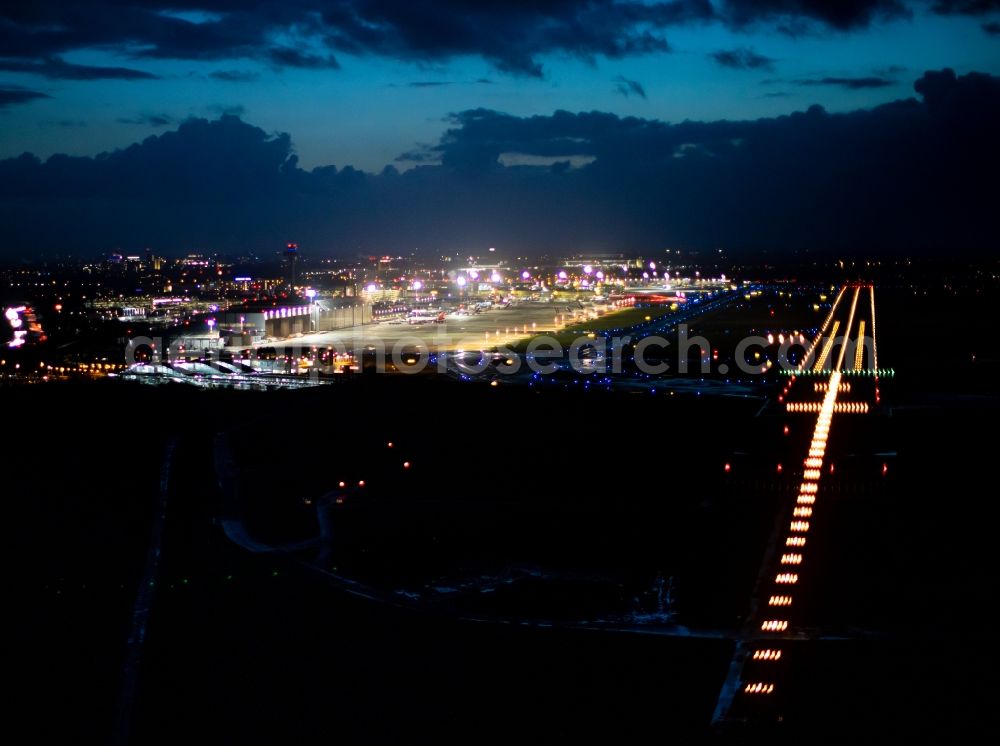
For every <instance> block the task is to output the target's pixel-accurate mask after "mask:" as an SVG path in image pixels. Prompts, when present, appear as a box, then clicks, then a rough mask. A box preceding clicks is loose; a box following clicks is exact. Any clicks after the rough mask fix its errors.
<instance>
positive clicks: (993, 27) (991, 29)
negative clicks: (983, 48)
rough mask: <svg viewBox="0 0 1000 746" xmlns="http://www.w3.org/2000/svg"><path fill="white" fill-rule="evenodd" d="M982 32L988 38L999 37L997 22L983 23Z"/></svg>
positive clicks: (999, 26) (999, 31) (999, 29)
mask: <svg viewBox="0 0 1000 746" xmlns="http://www.w3.org/2000/svg"><path fill="white" fill-rule="evenodd" d="M983 31H985V32H986V33H987V34H989V35H990V36H997V35H1000V23H998V22H997V21H990V22H989V23H984V24H983Z"/></svg>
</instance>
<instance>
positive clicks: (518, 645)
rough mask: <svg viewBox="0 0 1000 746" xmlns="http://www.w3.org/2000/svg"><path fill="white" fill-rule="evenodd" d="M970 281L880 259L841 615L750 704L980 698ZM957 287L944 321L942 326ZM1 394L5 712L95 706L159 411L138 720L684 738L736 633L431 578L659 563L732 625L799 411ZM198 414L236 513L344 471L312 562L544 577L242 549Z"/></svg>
mask: <svg viewBox="0 0 1000 746" xmlns="http://www.w3.org/2000/svg"><path fill="white" fill-rule="evenodd" d="M990 307H991V306H990V303H989V299H974V300H972V301H970V300H968V299H965V298H963V297H957V298H948V299H946V301H944V302H942V301H941V300H938V301H931V300H924V299H922V298H921V299H918V300H917V301H914V299H913V298H912V297H910V296H908V295H906V294H905V292H904V291H902V290H894V289H892V288H888V289H887V290H885V291H882V290H880V291H879V309H878V311H879V314H880V315H879V331H878V333H879V355H880V359H881V360H883V361H884V364H885V365H887V366H892V367H894V368H895V369H896V370H897V372H898V374H899V375H898V376H897V378H896V379H894V381H893V383H892V385H891V386H890V385H888V384H887V385H886V387H885V389H884V390H883V394H884V400H885V401H886V402H887V403H888V404H889V405H890V406H891V407H892V409H891V415H889V414H888V413H887V414H886V415H884V416H881V417H873V418H864V424H862V420H855V421H853V422H847V420H843V421H841V420H837V424H835V426H834V436H833V440H831V447H835V448H837V449H839V450H838V452H841V453H843V454H845V455H844V458H843V459H842V464H843V468H842V469H841V464H840V463H838V474H839V473H840V472H842V476H838V479H837V480H836V481H831V482H830V486H831V493H830V494H831V500H830V502H829V503H828V505H829V508H827V510H828V512H827V517H826V518H825V519H824V524H823V532H822V533H817V534H816V536H815V541H816V554H815V555H812V556H814V557H818V558H820V559H821V560H822V561H821V562H820V563H818V564H817V565H816V567H815V568H811V569H810V570H809V571H810V573H812V574H811V576H810V584H811V585H810V591H809V595H808V598H807V599H806V600H807V601H808V617H809V619H811V620H813V622H814V627H813V628H814V629H815V630H817V631H818V632H819V633H821V634H823V635H825V636H827V637H830V638H833V637H841V636H842V637H851V638H852V639H850V640H837V639H826V640H823V641H803V642H800V643H795V646H796V653H795V656H794V661H795V667H794V670H791V671H789V672H787V674H786V675H787V682H788V683H789V686H790V691H791V695H790V698H789V700H788V704H787V707H788V711H787V712H784V713H782V715H783V717H784V720H783V721H782V723H781V724H780V728H779V729H778V730H777V731H776V732H775V733H773V734H772V733H768V734H766V735H777V736H780V737H784V738H787V739H788V740H789V741H795V742H802V741H803V740H805V741H806V742H819V741H824V740H841V741H842V740H843V739H844V738H848V737H851V738H861V740H864V738H862V737H861V736H868V737H872V738H875V737H888V736H894V737H915V736H916V735H918V734H919V735H927V734H932V735H933V736H935V737H938V738H941V739H944V738H948V737H951V738H952V739H954V738H959V739H961V737H962V735H963V734H964V735H965V736H970V735H971V734H972V733H973V732H974V730H973V729H974V728H976V727H977V726H981V725H982V723H983V721H984V720H985V719H986V718H987V717H988V715H987V713H988V712H989V710H990V705H991V704H992V702H993V701H994V695H995V693H996V691H995V690H996V686H995V684H994V683H992V679H991V673H992V670H993V666H994V664H995V663H996V654H995V649H994V647H993V644H992V641H991V639H990V625H989V620H990V616H989V610H990V608H991V605H992V604H991V602H992V601H993V600H994V596H995V583H994V582H993V579H992V572H993V567H994V566H995V561H994V560H993V558H992V554H991V547H992V542H991V539H992V534H993V531H994V529H993V525H994V524H993V514H994V512H995V511H993V510H992V508H991V506H990V496H991V495H992V492H993V491H994V490H993V488H992V486H991V482H992V479H991V477H990V476H989V475H990V471H991V469H992V461H994V460H995V457H994V454H993V453H992V449H993V448H994V445H993V443H994V440H995V439H991V438H989V437H985V436H981V435H979V434H978V433H981V432H982V431H983V430H982V426H983V423H984V422H990V421H992V419H993V415H994V414H995V413H996V411H997V397H996V388H995V383H993V381H995V378H994V376H995V374H996V357H995V354H991V352H990V348H989V346H988V344H987V342H988V341H989V339H990V328H989V327H990V320H991V318H992V317H991V316H990V315H989V308H990ZM955 318H960V319H962V320H963V321H962V323H963V328H962V334H961V335H960V336H959V337H958V338H955V337H948V336H946V335H947V333H948V332H949V330H950V329H951V328H952V326H953V321H952V319H955ZM935 335H941V336H940V337H938V336H935ZM948 339H954V340H955V341H954V342H948V341H947V340H948ZM938 340H944V341H940V342H939V341H938ZM935 345H938V346H937V347H935ZM942 345H943V349H946V350H949V351H950V352H951V353H953V354H952V355H951V357H950V358H949V360H948V362H947V363H945V362H942V361H939V356H938V352H939V350H940V349H942V347H941V346H942ZM977 346H978V347H979V349H976V347H977ZM957 351H961V352H962V353H963V354H957ZM966 352H967V353H968V358H966V356H965V353H966ZM973 353H976V359H975V361H973V360H972V357H971V356H972V354H973ZM959 391H961V392H962V393H961V394H959V393H958V392H959ZM0 395H2V396H3V403H4V407H5V412H6V413H7V415H8V416H7V417H6V418H5V428H4V432H3V435H2V439H3V442H2V443H0V450H2V452H3V453H4V473H5V476H6V479H5V489H4V494H5V496H6V497H7V501H6V504H7V507H8V511H10V512H9V515H8V520H7V524H6V525H7V526H8V534H9V535H10V536H11V538H12V540H13V541H12V547H11V548H12V550H13V552H12V558H11V559H10V560H9V561H8V564H7V572H8V581H9V586H10V587H11V588H12V590H13V594H12V595H11V594H9V595H8V597H9V598H11V599H12V600H13V603H11V604H10V605H9V608H10V609H11V610H12V612H13V617H14V619H15V624H16V626H17V628H18V630H17V636H16V638H15V642H16V645H15V647H16V650H15V656H14V659H15V666H14V680H15V681H16V682H17V686H16V690H15V694H14V699H13V700H12V702H11V704H12V708H11V709H12V711H13V712H14V713H15V715H14V720H16V721H18V724H19V726H23V728H24V729H25V733H26V734H27V736H28V737H27V739H26V740H30V741H55V740H60V741H67V740H71V741H77V742H79V741H84V742H100V741H105V740H111V739H112V737H113V736H115V735H116V734H119V735H120V734H121V733H122V732H123V731H122V730H121V729H120V727H119V726H116V711H117V709H118V704H119V702H120V696H121V688H122V681H123V679H122V670H123V666H124V663H125V660H126V652H127V650H128V648H127V644H126V642H127V638H128V635H129V630H130V628H131V623H132V612H133V604H134V602H135V597H136V586H137V584H138V582H139V579H140V578H141V577H142V574H143V570H144V566H145V562H146V554H147V550H148V546H149V538H150V523H151V516H152V514H153V506H154V504H155V499H156V495H157V483H158V480H159V474H160V467H161V460H162V457H163V453H164V446H165V444H166V443H167V442H168V441H169V440H174V442H176V452H175V456H174V465H173V470H172V472H171V473H172V476H171V480H170V483H169V490H168V506H167V513H166V516H167V517H166V522H165V526H164V533H163V543H162V554H161V560H160V567H159V572H158V575H157V580H156V586H155V591H154V593H153V597H152V598H153V601H152V607H151V614H150V620H149V625H148V628H147V634H146V640H145V645H144V646H143V648H142V656H141V665H140V667H139V677H138V684H137V687H136V688H135V689H134V691H133V694H134V710H133V717H132V719H131V730H130V733H131V735H132V738H133V740H134V741H135V742H143V743H145V742H154V743H173V742H177V741H180V740H198V741H201V740H209V739H212V740H219V741H223V742H235V743H266V742H273V741H276V740H285V741H288V740H292V741H294V740H303V739H305V738H323V739H328V740H338V739H339V740H346V741H379V740H381V741H386V740H394V741H439V742H440V741H469V740H475V741H480V740H487V741H494V740H495V741H500V740H506V741H510V740H518V741H539V740H555V739H560V740H563V739H574V738H575V739H588V740H593V739H595V738H603V739H607V740H612V739H613V740H616V741H618V740H625V739H630V738H636V737H642V736H648V734H650V733H658V734H661V735H662V737H664V738H668V739H670V738H672V739H674V740H676V741H677V742H681V743H685V742H693V741H698V740H711V734H710V731H709V729H708V727H707V723H708V720H709V719H710V717H711V713H712V708H713V707H714V704H715V698H716V696H717V694H718V688H719V685H720V684H721V681H722V678H723V676H724V675H725V668H726V666H727V664H728V660H729V656H730V654H731V651H732V643H731V642H729V641H727V640H725V639H715V640H713V639H707V640H697V639H684V638H676V637H673V638H671V637H661V636H653V635H642V634H639V635H635V634H626V633H623V632H612V631H594V630H587V629H569V628H566V627H565V626H563V627H560V626H559V625H558V624H557V626H555V627H551V628H539V627H536V626H524V625H520V624H516V623H513V624H511V623H489V622H480V623H475V622H467V621H465V622H463V621H460V620H458V619H457V618H456V611H457V612H460V613H471V612H472V611H475V612H476V613H477V614H482V615H483V616H484V617H490V616H497V617H505V618H508V619H511V618H516V617H517V616H518V614H520V615H521V616H522V617H525V618H530V619H535V620H538V619H541V618H545V619H548V620H553V619H554V620H555V621H556V622H559V621H560V620H564V621H566V622H569V621H574V620H578V619H580V618H586V619H593V618H594V615H595V614H598V613H603V612H608V613H615V614H619V615H623V616H627V614H628V613H630V612H633V611H635V610H636V609H637V608H638V609H639V610H643V609H645V608H647V607H648V605H649V604H650V603H651V602H650V600H649V597H648V596H644V595H642V594H643V592H644V591H646V590H648V589H649V588H650V587H651V585H652V583H653V581H654V579H655V577H656V576H657V575H658V574H663V575H665V576H673V577H674V578H675V591H676V609H675V610H676V612H677V614H678V616H679V619H680V621H681V622H682V623H683V624H686V625H689V626H691V627H692V628H702V627H703V628H711V629H720V630H726V629H732V628H734V627H736V626H737V625H738V622H739V617H740V616H741V615H742V614H743V613H744V611H745V610H744V608H743V606H744V605H745V603H746V601H747V598H748V591H747V589H748V588H749V587H750V585H752V583H753V579H754V575H755V573H756V569H757V566H758V564H759V560H760V554H761V552H762V546H763V543H764V541H765V539H766V536H767V534H768V532H769V530H770V527H771V525H772V521H773V511H774V506H775V504H776V502H777V501H778V500H779V498H780V495H781V492H780V490H781V489H783V487H782V485H783V484H784V483H783V482H781V480H779V479H777V478H775V477H774V476H773V474H774V472H773V470H774V463H773V462H774V461H775V460H776V458H792V454H796V453H799V452H800V451H801V448H802V440H801V439H802V438H806V437H807V435H808V434H807V433H800V432H798V431H797V429H796V428H795V427H794V424H795V423H794V421H793V422H792V425H793V428H792V433H791V434H790V435H789V436H787V437H785V436H783V435H782V434H781V427H782V425H783V424H784V423H785V421H786V418H784V417H783V416H781V415H780V414H774V413H773V411H772V410H768V411H765V412H764V413H763V414H761V416H759V417H756V416H755V415H756V413H757V411H758V410H759V408H760V402H759V401H757V400H752V399H747V400H741V399H734V398H728V397H727V398H714V397H695V396H687V397H685V396H677V397H667V396H654V395H650V394H625V393H605V392H598V391H594V392H587V393H584V392H574V391H563V390H547V391H546V392H545V394H544V395H540V394H537V393H536V390H535V389H529V388H527V387H520V386H509V387H504V386H501V387H499V388H490V387H488V386H479V385H473V384H469V385H460V384H457V383H455V382H451V381H438V380H435V379H433V378H432V379H429V380H428V379H423V378H414V379H411V378H406V377H401V376H400V377H394V378H390V377H376V378H375V379H374V380H372V381H359V382H357V383H356V384H346V385H342V386H336V387H330V388H327V389H323V390H306V391H300V392H287V393H284V392H274V393H270V394H258V393H249V392H248V393H236V392H226V391H215V392H199V391H195V390H189V389H185V388H171V387H164V388H153V387H136V388H133V387H128V386H120V385H107V386H103V385H97V384H91V385H80V386H70V385H65V386H46V387H43V386H27V387H17V388H10V387H7V388H4V389H3V390H2V391H0ZM842 422H843V427H842V426H841V423H842ZM224 431H236V433H237V434H238V435H237V440H238V444H239V445H238V451H239V453H240V463H241V464H242V469H241V474H242V477H241V478H242V480H243V482H244V489H243V491H242V492H243V495H244V497H245V498H246V501H245V506H244V507H245V508H246V518H247V524H248V527H249V528H250V529H251V531H252V533H253V534H254V535H255V536H257V537H258V538H260V539H261V540H267V541H274V542H278V541H293V540H297V539H300V538H303V537H308V536H311V535H313V534H314V533H315V531H316V529H317V524H316V511H315V503H314V504H313V505H307V504H306V503H305V501H306V500H313V501H315V500H316V499H317V498H319V497H321V496H322V495H323V494H324V493H327V492H329V491H331V490H335V489H336V487H337V483H338V482H339V481H340V480H341V479H343V480H344V481H345V482H356V481H357V480H361V479H364V480H365V482H366V485H365V487H364V488H362V489H360V490H359V489H354V490H352V491H351V493H350V495H349V497H350V500H351V504H352V506H353V505H356V506H357V508H356V509H353V512H351V513H350V514H348V515H347V516H346V517H347V519H348V522H346V523H342V524H340V525H341V526H343V528H344V531H343V533H342V534H340V535H341V536H343V538H344V543H343V544H338V551H341V552H342V553H341V554H339V555H337V556H334V557H331V561H332V562H333V563H335V564H336V566H337V568H338V570H337V572H338V573H341V574H344V575H348V576H351V577H357V578H359V579H361V580H362V581H364V582H365V583H366V584H369V585H370V586H371V587H375V588H378V589H389V590H394V589H397V588H400V587H402V588H418V589H419V590H421V591H422V592H423V593H425V594H426V595H427V596H428V597H432V596H434V597H436V596H439V595H441V594H436V595H435V594H434V593H433V591H429V590H428V589H426V588H424V586H425V585H428V584H429V585H433V583H434V582H435V581H437V580H438V579H440V578H441V577H451V578H454V577H455V576H456V575H459V576H467V575H469V574H471V573H472V571H475V572H477V573H478V574H480V575H481V574H488V573H492V572H496V571H497V567H498V566H500V565H503V564H504V563H506V564H508V565H510V566H513V567H517V568H525V567H532V568H546V569H548V570H549V571H550V572H549V575H550V576H551V577H555V578H556V579H557V580H556V581H552V580H548V579H545V578H543V579H542V580H538V579H534V580H531V581H530V582H526V583H524V584H521V588H523V590H521V591H519V592H518V593H516V594H508V597H507V598H504V599H501V600H500V601H495V600H492V599H490V600H489V601H488V602H483V601H481V600H480V597H481V596H483V595H484V594H481V593H478V592H477V593H467V594H465V596H466V598H465V600H463V601H461V602H453V601H447V602H440V601H435V602H434V603H427V604H422V605H421V604H414V605H412V607H406V608H398V607H395V606H388V605H386V604H383V603H381V602H379V601H370V600H366V599H363V598H358V597H355V596H352V595H350V594H347V593H345V592H344V591H343V590H340V589H338V588H337V587H335V584H334V583H332V582H330V580H329V579H328V578H327V577H325V576H323V575H321V574H318V573H314V572H311V571H307V570H304V569H303V568H302V566H301V565H300V564H299V563H298V562H297V561H296V560H297V559H299V558H301V557H302V556H306V557H308V555H303V554H301V553H300V554H298V555H296V556H295V557H294V558H287V557H282V556H276V555H261V554H251V553H249V552H246V551H245V550H243V549H242V548H240V547H238V546H236V545H235V544H233V543H232V542H230V541H229V540H228V539H227V538H226V536H225V535H224V533H223V531H222V530H221V527H220V525H219V518H220V517H221V516H223V515H224V514H226V513H227V511H228V509H229V507H228V506H227V505H226V504H225V501H224V500H223V498H222V495H221V493H220V490H219V488H218V485H217V481H216V475H215V468H214V467H215V465H214V449H213V446H214V443H215V436H216V434H217V433H218V432H224ZM389 440H392V442H393V443H394V447H393V449H391V455H390V454H389V453H388V451H389V450H390V449H387V448H386V446H385V444H386V443H387V442H389ZM889 452H895V453H896V455H895V456H892V457H888V456H886V457H878V458H876V457H874V456H873V455H872V454H874V453H889ZM783 454H788V456H785V455H783ZM851 454H854V456H853V457H852V456H851ZM765 456H766V458H765ZM403 460H409V461H411V463H412V467H411V469H409V470H406V471H405V473H404V471H403V470H401V469H399V468H398V467H399V466H400V464H401V462H402V461H403ZM883 461H889V462H890V468H889V470H888V473H887V475H886V476H885V477H884V478H882V477H881V476H879V470H880V468H881V465H882V463H883ZM723 463H732V465H733V471H732V474H730V475H729V476H726V475H725V474H724V472H723V470H722V464H723ZM834 487H837V489H834ZM435 537H436V538H435ZM456 568H458V570H456ZM463 573H464V575H463ZM514 585H515V586H517V584H514ZM485 595H489V594H485ZM636 597H638V602H636ZM729 735H730V736H731V738H732V739H733V740H736V741H741V740H744V739H750V740H754V738H755V736H756V735H757V734H753V733H751V734H745V733H744V734H729ZM760 735H765V734H763V733H762V734H760ZM720 737H721V738H724V739H726V740H729V738H727V734H721V735H720Z"/></svg>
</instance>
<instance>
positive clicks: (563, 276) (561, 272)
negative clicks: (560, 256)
mask: <svg viewBox="0 0 1000 746" xmlns="http://www.w3.org/2000/svg"><path fill="white" fill-rule="evenodd" d="M567 276H568V275H567V274H566V270H565V269H562V270H559V279H560V280H565V279H566V278H567Z"/></svg>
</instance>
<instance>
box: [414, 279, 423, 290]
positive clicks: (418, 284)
mask: <svg viewBox="0 0 1000 746" xmlns="http://www.w3.org/2000/svg"><path fill="white" fill-rule="evenodd" d="M423 286H424V283H422V282H421V281H420V280H414V281H413V289H414V290H420V289H421V288H422V287H423Z"/></svg>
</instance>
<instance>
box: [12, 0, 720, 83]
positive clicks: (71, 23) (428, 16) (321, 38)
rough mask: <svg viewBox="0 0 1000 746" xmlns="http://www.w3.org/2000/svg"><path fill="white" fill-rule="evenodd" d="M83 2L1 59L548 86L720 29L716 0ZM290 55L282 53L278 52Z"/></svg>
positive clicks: (46, 11)
mask: <svg viewBox="0 0 1000 746" xmlns="http://www.w3.org/2000/svg"><path fill="white" fill-rule="evenodd" d="M209 5H210V6H211V8H212V10H213V13H212V14H206V15H205V16H204V17H203V18H201V19H199V21H197V22H196V21H194V20H192V19H191V18H189V17H185V16H184V15H183V14H179V13H178V11H203V10H204V7H205V6H206V3H204V2H203V1H202V0H72V1H69V2H46V3H30V4H29V3H16V4H12V5H4V6H3V7H2V8H0V49H3V50H4V54H5V55H6V56H8V57H11V58H25V59H36V60H37V59H43V58H45V57H50V56H53V55H57V54H61V53H64V52H68V51H71V50H76V49H88V48H102V49H113V50H115V51H118V52H120V53H122V54H128V55H131V56H133V57H137V58H141V57H153V58H169V59H187V60H224V59H240V58H254V59H258V60H262V61H265V62H268V63H270V64H273V65H276V66H279V67H305V68H336V67H338V62H337V58H336V56H335V55H336V53H349V54H355V55H379V56H386V57H393V58H397V59H405V60H413V61H433V60H444V59H448V58H451V57H455V56H462V55H477V56H480V57H483V58H485V59H487V60H489V61H490V62H491V63H493V64H494V65H495V66H496V67H497V68H498V69H501V70H505V71H509V72H512V73H517V74H526V75H540V74H541V65H540V63H539V62H538V60H537V57H538V56H539V55H543V54H549V53H561V54H567V55H570V56H573V57H578V58H582V59H593V58H595V57H597V56H605V57H609V58H620V57H624V56H626V55H634V54H645V53H649V52H657V51H665V50H667V49H669V46H668V44H667V41H666V39H665V38H664V36H663V33H664V31H665V30H666V29H668V28H670V27H672V26H675V25H678V24H683V23H690V22H693V21H704V20H709V19H711V18H713V17H714V11H713V8H712V5H711V3H710V2H709V0H657V1H655V2H649V1H648V0H540V1H538V0H536V1H534V2H528V1H526V0H509V1H506V2H501V0H434V1H433V2H431V0H414V1H413V2H399V1H398V0H287V1H286V2H283V3H281V4H277V3H275V4H267V3H261V2H259V0H223V1H222V2H219V3H211V4H209ZM275 39H281V40H282V45H281V46H275V44H274V40H275Z"/></svg>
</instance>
